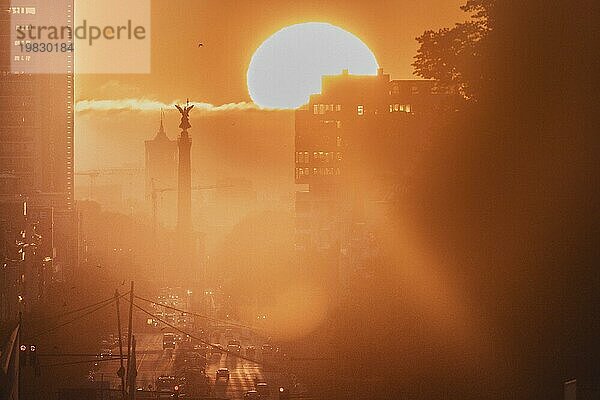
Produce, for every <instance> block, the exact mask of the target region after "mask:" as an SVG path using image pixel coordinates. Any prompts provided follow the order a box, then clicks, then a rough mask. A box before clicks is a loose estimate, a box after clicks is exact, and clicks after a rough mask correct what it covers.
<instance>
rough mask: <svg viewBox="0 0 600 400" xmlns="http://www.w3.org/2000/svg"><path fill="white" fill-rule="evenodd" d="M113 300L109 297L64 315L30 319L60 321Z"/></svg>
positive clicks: (112, 297)
mask: <svg viewBox="0 0 600 400" xmlns="http://www.w3.org/2000/svg"><path fill="white" fill-rule="evenodd" d="M114 299H115V298H114V296H111V297H109V298H107V299H104V300H101V301H99V302H97V303H94V304H89V305H87V306H83V307H80V308H77V309H75V310H71V311H66V312H64V313H61V314H55V315H52V316H41V317H38V318H32V319H35V320H37V319H61V318H63V317H66V316H67V315H71V314H75V313H78V312H80V311H84V310H87V309H88V308H92V307H95V306H97V305H100V304H102V303H106V302H109V301H113V300H114Z"/></svg>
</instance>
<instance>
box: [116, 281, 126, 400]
mask: <svg viewBox="0 0 600 400" xmlns="http://www.w3.org/2000/svg"><path fill="white" fill-rule="evenodd" d="M119 297H120V296H119V290H118V289H115V300H116V302H117V325H118V328H119V356H120V357H119V361H120V362H121V366H120V368H119V370H118V371H117V376H119V377H120V378H121V394H122V395H123V400H125V367H124V366H123V337H122V336H121V311H120V309H119Z"/></svg>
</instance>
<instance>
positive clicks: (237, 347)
mask: <svg viewBox="0 0 600 400" xmlns="http://www.w3.org/2000/svg"><path fill="white" fill-rule="evenodd" d="M227 351H228V352H230V353H236V354H240V353H241V352H242V345H241V344H240V341H239V340H234V339H232V340H230V341H229V342H228V343H227Z"/></svg>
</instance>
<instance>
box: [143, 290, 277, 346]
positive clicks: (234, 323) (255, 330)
mask: <svg viewBox="0 0 600 400" xmlns="http://www.w3.org/2000/svg"><path fill="white" fill-rule="evenodd" d="M134 297H135V298H137V299H139V300H143V301H146V302H148V303H152V304H158V305H159V306H161V307H164V308H168V309H171V310H174V311H178V312H181V313H186V314H189V315H193V316H195V317H200V318H204V319H206V320H208V321H211V322H218V323H220V324H223V325H231V326H234V327H237V328H244V329H249V330H251V331H252V332H255V333H260V334H262V335H264V336H269V335H268V333H266V332H263V331H261V330H260V329H258V328H255V327H252V326H249V325H244V324H240V323H237V322H232V321H226V320H222V319H218V318H213V317H209V316H207V315H202V314H198V313H195V312H190V311H186V310H182V309H180V308H176V307H172V306H168V305H166V304H161V303H158V302H156V301H153V300H149V299H145V298H143V297H140V296H137V295H136V296H134Z"/></svg>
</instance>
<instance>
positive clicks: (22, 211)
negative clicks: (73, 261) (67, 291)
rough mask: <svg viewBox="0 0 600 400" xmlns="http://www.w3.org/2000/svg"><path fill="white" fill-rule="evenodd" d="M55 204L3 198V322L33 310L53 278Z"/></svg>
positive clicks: (0, 242) (0, 309)
mask: <svg viewBox="0 0 600 400" xmlns="http://www.w3.org/2000/svg"><path fill="white" fill-rule="evenodd" d="M53 217H54V216H53V207H49V206H42V207H40V206H37V207H35V206H30V205H29V204H28V203H27V201H26V200H24V199H21V200H14V201H9V202H0V259H1V262H2V264H1V271H2V272H1V273H0V325H2V322H6V321H11V320H12V321H15V320H16V317H17V315H18V312H19V311H29V310H30V309H31V307H33V306H35V305H36V304H38V301H39V300H41V299H42V298H43V296H44V294H45V292H46V284H47V283H48V282H47V280H48V279H51V278H52V272H53V271H52V270H51V269H52V262H51V260H52V256H53V252H54V249H55V247H54V218H53Z"/></svg>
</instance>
